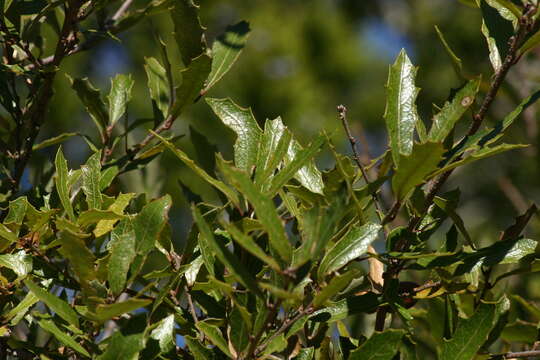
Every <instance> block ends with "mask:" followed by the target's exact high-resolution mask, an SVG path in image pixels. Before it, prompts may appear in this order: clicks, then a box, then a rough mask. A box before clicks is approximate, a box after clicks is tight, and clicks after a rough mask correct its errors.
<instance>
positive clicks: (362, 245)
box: [318, 223, 381, 278]
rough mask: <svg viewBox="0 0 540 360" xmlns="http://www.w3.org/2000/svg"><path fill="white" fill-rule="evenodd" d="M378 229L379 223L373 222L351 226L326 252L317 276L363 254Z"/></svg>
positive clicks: (337, 268) (377, 232) (328, 272)
mask: <svg viewBox="0 0 540 360" xmlns="http://www.w3.org/2000/svg"><path fill="white" fill-rule="evenodd" d="M380 230H381V225H379V224H375V223H367V224H364V225H362V226H354V227H352V228H351V229H350V230H349V232H348V233H347V234H346V235H345V236H343V238H341V239H340V240H338V241H337V242H336V243H335V244H334V246H332V247H331V248H330V249H329V250H328V251H327V252H326V255H325V256H324V257H323V259H322V260H321V263H320V265H319V270H318V274H319V278H322V276H324V275H326V274H330V273H331V272H333V271H336V270H339V269H340V268H342V267H343V266H345V265H347V264H348V263H349V262H351V261H353V260H354V259H356V258H358V257H360V256H362V255H364V254H365V253H366V252H367V249H368V247H369V245H370V244H371V243H372V242H373V241H375V240H376V239H377V237H378V234H379V231H380Z"/></svg>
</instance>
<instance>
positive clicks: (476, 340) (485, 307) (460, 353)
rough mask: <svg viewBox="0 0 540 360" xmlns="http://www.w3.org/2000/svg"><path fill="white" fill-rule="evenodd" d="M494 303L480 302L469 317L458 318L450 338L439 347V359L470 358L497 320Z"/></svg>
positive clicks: (462, 359)
mask: <svg viewBox="0 0 540 360" xmlns="http://www.w3.org/2000/svg"><path fill="white" fill-rule="evenodd" d="M496 308H497V306H496V304H486V303H481V304H480V305H479V306H478V308H477V309H476V311H475V313H474V314H473V316H471V317H470V318H469V319H459V323H458V326H457V328H456V331H455V333H454V335H453V336H452V338H451V339H450V340H447V341H445V342H444V343H443V344H442V346H441V349H440V355H439V359H440V360H454V359H455V360H458V359H459V360H472V359H474V358H475V356H476V354H477V352H478V350H480V348H481V346H482V345H483V344H484V342H485V341H486V340H487V338H488V336H489V333H490V332H491V330H492V329H493V327H494V326H495V323H496V320H497V314H496V310H497V309H496Z"/></svg>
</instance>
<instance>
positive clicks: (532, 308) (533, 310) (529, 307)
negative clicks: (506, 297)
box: [510, 294, 540, 321]
mask: <svg viewBox="0 0 540 360" xmlns="http://www.w3.org/2000/svg"><path fill="white" fill-rule="evenodd" d="M510 299H512V300H513V301H514V302H516V303H518V304H519V305H520V307H522V308H523V310H525V311H526V312H527V313H528V314H529V315H530V316H531V317H532V318H534V320H535V321H539V320H540V309H539V308H538V307H536V305H534V304H533V303H531V302H529V301H527V300H525V299H524V298H522V297H521V296H519V295H515V294H514V295H510Z"/></svg>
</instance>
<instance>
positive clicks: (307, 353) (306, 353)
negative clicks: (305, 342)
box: [295, 347, 315, 360]
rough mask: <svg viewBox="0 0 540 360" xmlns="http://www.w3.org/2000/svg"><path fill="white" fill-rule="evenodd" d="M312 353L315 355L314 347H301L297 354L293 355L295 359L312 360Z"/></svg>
mask: <svg viewBox="0 0 540 360" xmlns="http://www.w3.org/2000/svg"><path fill="white" fill-rule="evenodd" d="M314 355H315V348H314V347H308V348H303V349H301V350H300V351H299V352H298V355H297V356H296V357H295V360H312V359H313V356H314Z"/></svg>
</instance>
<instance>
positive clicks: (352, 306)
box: [310, 292, 380, 323]
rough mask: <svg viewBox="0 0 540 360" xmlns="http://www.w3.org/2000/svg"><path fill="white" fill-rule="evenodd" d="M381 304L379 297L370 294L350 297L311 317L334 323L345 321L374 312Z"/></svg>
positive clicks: (316, 312)
mask: <svg viewBox="0 0 540 360" xmlns="http://www.w3.org/2000/svg"><path fill="white" fill-rule="evenodd" d="M379 304H380V300H379V295H378V294H375V293H373V292H368V293H366V294H364V295H359V296H352V297H348V298H346V299H343V300H340V301H338V302H336V303H335V304H333V305H330V306H327V307H325V308H322V309H320V310H317V311H315V312H314V313H313V314H312V315H311V317H310V320H311V321H315V322H327V323H332V322H335V321H339V320H343V319H345V318H347V317H348V316H350V315H355V314H360V313H370V312H373V311H375V310H376V309H377V306H379Z"/></svg>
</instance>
